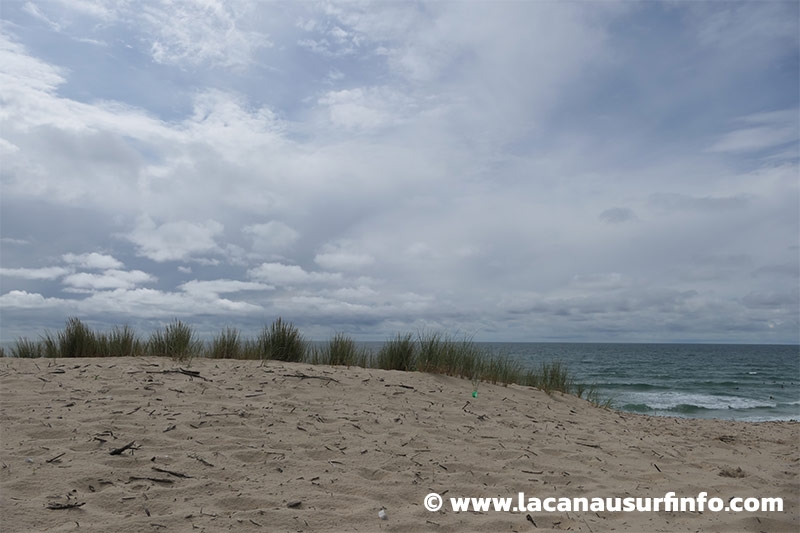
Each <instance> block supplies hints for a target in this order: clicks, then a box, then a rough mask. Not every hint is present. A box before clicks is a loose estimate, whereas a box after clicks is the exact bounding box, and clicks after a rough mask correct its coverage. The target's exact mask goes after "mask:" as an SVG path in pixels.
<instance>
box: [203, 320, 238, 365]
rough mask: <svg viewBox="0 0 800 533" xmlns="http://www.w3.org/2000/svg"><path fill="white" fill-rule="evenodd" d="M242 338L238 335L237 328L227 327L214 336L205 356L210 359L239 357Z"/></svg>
mask: <svg viewBox="0 0 800 533" xmlns="http://www.w3.org/2000/svg"><path fill="white" fill-rule="evenodd" d="M242 351H243V346H242V340H241V338H240V337H239V330H237V329H236V328H231V327H227V328H225V330H223V331H222V332H220V334H219V335H217V336H216V337H214V339H213V340H212V341H211V344H210V345H209V346H208V348H207V350H206V357H211V358H212V359H241V358H242Z"/></svg>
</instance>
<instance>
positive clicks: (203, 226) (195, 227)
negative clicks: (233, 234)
mask: <svg viewBox="0 0 800 533" xmlns="http://www.w3.org/2000/svg"><path fill="white" fill-rule="evenodd" d="M222 230H223V226H222V224H220V223H219V222H216V221H214V220H208V221H206V222H204V223H192V222H188V221H179V222H166V223H164V224H161V225H160V226H157V225H156V224H155V222H154V221H153V220H152V219H151V218H149V217H147V216H145V217H141V218H140V219H139V221H138V223H137V226H136V228H135V229H134V230H133V231H131V232H130V233H129V234H128V235H127V238H128V240H130V241H131V242H132V243H134V244H136V246H137V247H138V250H139V254H140V255H143V256H145V257H147V258H149V259H152V260H153V261H157V262H164V261H189V260H191V259H193V258H196V257H197V256H198V255H207V254H216V253H219V251H220V250H219V247H218V246H217V243H216V241H215V237H217V236H218V235H220V234H221V233H222Z"/></svg>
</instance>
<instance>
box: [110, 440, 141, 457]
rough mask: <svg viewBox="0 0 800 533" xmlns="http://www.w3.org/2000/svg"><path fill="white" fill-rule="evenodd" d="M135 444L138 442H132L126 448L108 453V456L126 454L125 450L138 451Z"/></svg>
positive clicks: (115, 449)
mask: <svg viewBox="0 0 800 533" xmlns="http://www.w3.org/2000/svg"><path fill="white" fill-rule="evenodd" d="M135 444H136V441H135V440H132V441H130V442H129V443H128V444H126V445H125V446H122V447H121V448H114V449H113V450H111V451H110V452H108V455H121V454H122V452H124V451H125V450H135V449H136V448H134V445H135Z"/></svg>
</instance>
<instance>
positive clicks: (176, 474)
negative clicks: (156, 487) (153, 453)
mask: <svg viewBox="0 0 800 533" xmlns="http://www.w3.org/2000/svg"><path fill="white" fill-rule="evenodd" d="M153 470H155V471H156V472H161V473H162V474H169V475H170V476H175V477H181V478H184V479H190V478H191V477H192V476H189V475H186V474H181V473H180V472H173V471H172V470H167V469H165V468H159V467H157V466H154V467H153Z"/></svg>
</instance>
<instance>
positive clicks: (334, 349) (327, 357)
mask: <svg viewBox="0 0 800 533" xmlns="http://www.w3.org/2000/svg"><path fill="white" fill-rule="evenodd" d="M368 360H369V353H368V352H367V351H366V350H364V349H359V348H358V347H357V346H356V342H355V341H354V340H353V339H352V338H350V337H348V336H347V335H345V334H344V333H337V334H335V335H334V336H333V338H332V339H330V340H329V341H328V344H327V345H325V346H324V347H323V348H322V349H319V350H318V349H315V350H314V354H313V357H312V359H311V362H312V363H313V364H321V365H332V366H333V365H342V366H366V365H367V362H368Z"/></svg>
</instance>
